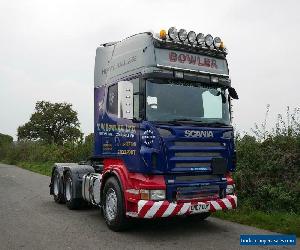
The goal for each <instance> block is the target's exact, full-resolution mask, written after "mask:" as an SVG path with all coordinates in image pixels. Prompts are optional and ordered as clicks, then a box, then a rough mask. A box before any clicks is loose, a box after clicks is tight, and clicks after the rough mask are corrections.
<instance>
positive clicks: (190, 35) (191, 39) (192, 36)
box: [187, 31, 197, 44]
mask: <svg viewBox="0 0 300 250" xmlns="http://www.w3.org/2000/svg"><path fill="white" fill-rule="evenodd" d="M196 36H197V35H196V33H195V31H190V32H189V33H188V35H187V38H188V41H189V43H191V44H193V43H194V42H195V41H196Z"/></svg>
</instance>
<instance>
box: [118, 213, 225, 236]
mask: <svg viewBox="0 0 300 250" xmlns="http://www.w3.org/2000/svg"><path fill="white" fill-rule="evenodd" d="M228 231H229V230H228V229H227V228H226V226H223V225H220V224H218V223H217V222H215V221H214V219H210V218H208V219H206V220H201V219H200V218H197V217H173V218H164V219H155V220H133V221H132V224H131V225H130V227H129V228H128V230H127V231H126V232H124V233H135V234H139V235H143V234H145V236H148V235H149V232H151V237H153V235H154V234H155V235H158V236H159V235H164V234H166V232H167V233H168V234H172V235H173V236H174V234H175V235H176V234H179V235H180V236H182V234H189V235H191V234H194V233H197V234H199V233H202V234H207V233H211V232H214V233H220V232H228Z"/></svg>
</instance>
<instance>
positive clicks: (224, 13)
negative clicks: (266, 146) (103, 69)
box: [0, 0, 300, 139]
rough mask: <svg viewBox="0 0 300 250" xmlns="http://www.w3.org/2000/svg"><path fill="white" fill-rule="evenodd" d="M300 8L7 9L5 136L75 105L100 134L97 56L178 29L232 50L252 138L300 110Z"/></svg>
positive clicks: (3, 31)
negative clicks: (58, 107) (38, 111)
mask: <svg viewBox="0 0 300 250" xmlns="http://www.w3.org/2000/svg"><path fill="white" fill-rule="evenodd" d="M299 8H300V2H299V1H296V0H295V1H290V0H286V1H276V0H273V1H271V0H265V1H260V0H252V1H250V0H249V1H247V0H245V1H238V0H236V1H234V0H229V1H228V0H227V1H224V0H223V1H219V0H214V1H207V0H205V1H203V0H184V1H179V0H172V1H170V0H169V1H167V0H122V1H101V0H96V1H90V0H85V1H76V0H59V1H58V0H51V1H49V0H48V1H43V0H26V1H24V0H0V133H4V134H9V135H12V136H13V137H14V138H15V139H16V134H17V128H18V126H20V125H23V124H24V123H26V122H27V121H29V118H30V115H31V114H32V113H33V111H34V107H35V103H36V102H37V101H40V100H46V101H51V102H68V103H72V104H73V108H74V110H76V111H77V112H78V117H79V120H80V123H81V129H82V132H83V133H85V134H89V133H91V132H92V130H93V74H94V72H93V71H94V60H95V50H96V48H97V46H98V45H99V44H101V43H105V42H110V41H118V40H121V39H123V38H125V37H127V36H130V35H132V34H135V33H139V32H143V31H149V30H153V31H155V32H159V30H160V29H162V28H164V29H168V28H169V27H171V26H175V27H177V28H178V29H180V28H184V29H186V30H188V31H189V30H194V31H195V32H196V33H198V32H202V33H205V34H208V33H210V34H212V35H213V36H220V37H221V38H222V40H223V41H224V43H225V45H226V47H227V48H228V53H229V54H228V56H227V59H228V63H229V68H230V76H231V80H232V86H233V87H235V89H236V90H237V92H238V94H239V97H240V99H239V100H237V101H234V103H233V104H234V108H233V112H234V113H233V115H234V121H233V122H234V125H235V127H236V129H237V130H238V131H241V132H243V131H245V132H249V131H250V130H251V128H253V127H254V123H258V124H260V123H261V122H263V120H264V116H265V112H266V106H267V105H268V104H269V105H270V112H269V116H268V124H269V126H271V125H272V124H274V121H275V119H276V116H277V114H278V113H283V114H284V113H285V111H286V107H287V106H290V107H291V109H293V108H296V107H300V87H299V84H300V81H299V73H300V63H299V58H300V32H299V31H300V29H299V26H300V15H299Z"/></svg>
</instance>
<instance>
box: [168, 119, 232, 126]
mask: <svg viewBox="0 0 300 250" xmlns="http://www.w3.org/2000/svg"><path fill="white" fill-rule="evenodd" d="M171 122H176V123H180V122H181V123H191V124H201V125H202V126H208V127H220V126H221V127H228V126H229V125H228V124H226V123H224V122H204V121H197V120H193V119H174V120H171Z"/></svg>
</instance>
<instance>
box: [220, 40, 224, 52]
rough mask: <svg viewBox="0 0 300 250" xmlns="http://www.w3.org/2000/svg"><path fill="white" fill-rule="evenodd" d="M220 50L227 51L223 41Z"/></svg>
mask: <svg viewBox="0 0 300 250" xmlns="http://www.w3.org/2000/svg"><path fill="white" fill-rule="evenodd" d="M220 49H223V50H224V49H225V45H224V43H223V41H222V42H221V44H220Z"/></svg>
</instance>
